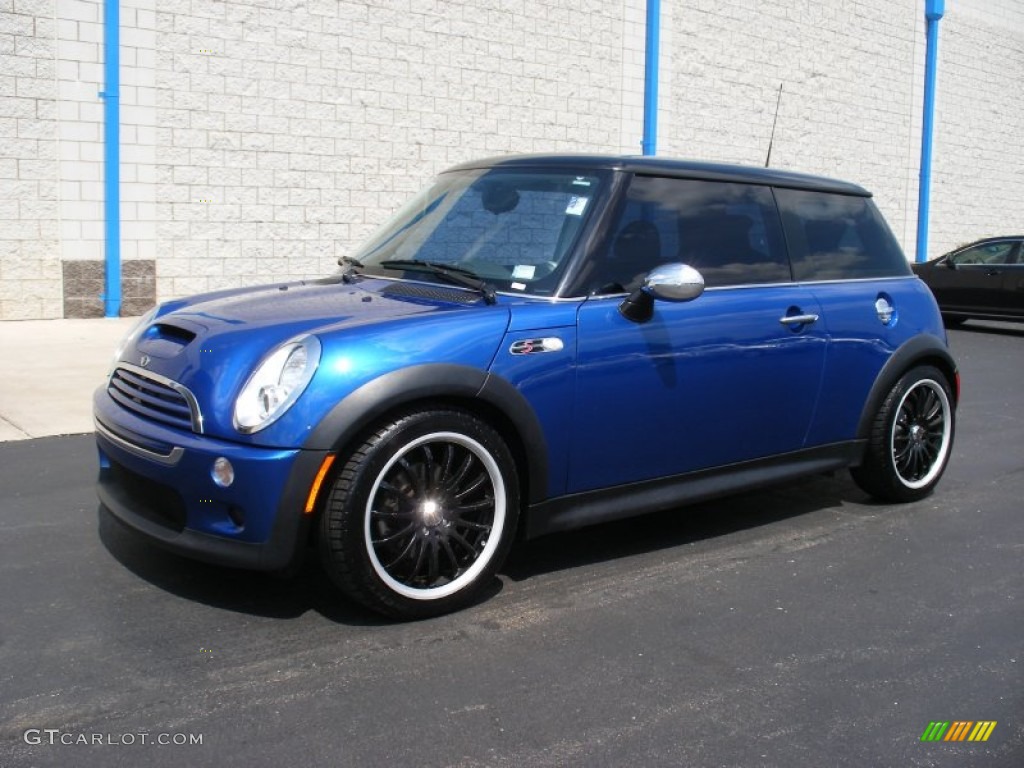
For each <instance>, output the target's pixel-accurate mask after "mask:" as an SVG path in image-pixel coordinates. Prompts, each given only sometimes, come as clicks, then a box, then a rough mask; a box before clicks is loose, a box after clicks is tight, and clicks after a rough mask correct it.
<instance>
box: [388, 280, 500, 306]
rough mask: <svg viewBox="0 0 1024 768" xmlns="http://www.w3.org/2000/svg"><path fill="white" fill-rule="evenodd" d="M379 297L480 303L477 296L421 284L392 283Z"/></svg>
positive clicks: (467, 292)
mask: <svg viewBox="0 0 1024 768" xmlns="http://www.w3.org/2000/svg"><path fill="white" fill-rule="evenodd" d="M380 294H381V296H387V297H388V298H392V299H399V298H407V299H423V300H425V301H448V302H451V303H452V304H476V303H477V302H479V301H480V296H479V294H476V293H471V292H469V291H460V290H457V289H453V288H444V287H442V286H439V285H423V284H422V283H392V284H391V285H389V286H387V287H386V288H383V289H381V292H380Z"/></svg>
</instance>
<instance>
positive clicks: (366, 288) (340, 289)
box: [120, 278, 509, 445]
mask: <svg viewBox="0 0 1024 768" xmlns="http://www.w3.org/2000/svg"><path fill="white" fill-rule="evenodd" d="M508 319H509V310H508V308H507V307H506V306H502V305H501V304H497V305H493V306H489V305H487V304H485V303H484V301H483V300H482V298H481V297H480V296H478V295H477V294H475V293H474V292H472V291H466V290H461V289H458V288H449V287H447V286H441V285H433V284H428V283H417V282H411V281H390V280H380V279H362V280H359V281H358V282H355V283H344V282H342V281H341V280H340V279H335V278H332V279H328V280H322V281H316V282H298V283H286V284H278V285H268V286H260V287H257V288H246V289H240V290H231V291H222V292H219V293H213V294H205V295H201V296H196V297H192V298H189V299H183V300H179V301H173V302H168V303H167V304H164V305H162V306H161V307H159V309H158V311H157V312H156V316H155V317H154V318H153V319H152V320H151V321H150V322H149V323H148V324H147V325H146V326H145V327H144V328H140V329H139V330H138V332H137V333H136V335H135V336H134V338H133V339H132V340H131V341H130V342H129V343H128V344H127V345H126V347H125V349H124V351H123V352H122V354H121V356H120V361H121V362H125V363H129V364H132V365H136V366H140V367H144V368H145V369H146V370H148V371H151V372H152V373H155V374H158V375H160V376H164V377H166V378H168V379H171V380H172V381H175V382H178V383H179V384H182V385H184V386H185V387H187V388H188V389H189V390H190V391H191V392H192V394H193V395H194V396H195V398H196V401H197V402H198V404H199V407H200V410H201V411H202V415H203V424H204V432H205V433H206V434H209V435H213V436H219V437H222V438H225V439H231V440H238V441H240V442H253V443H258V444H268V445H287V444H291V445H294V444H296V440H297V435H296V434H294V433H295V432H296V430H298V432H302V430H304V429H307V428H308V426H309V424H308V422H310V421H311V420H314V419H315V418H316V416H315V415H314V414H304V415H303V418H304V420H305V421H304V423H303V424H291V425H289V424H288V423H287V422H288V420H289V418H290V417H291V416H292V414H291V413H288V414H286V415H285V417H283V418H282V419H281V420H279V421H278V422H275V423H274V424H272V425H271V426H270V427H268V428H267V429H266V430H264V431H261V432H257V433H255V434H254V435H241V434H240V433H239V432H238V431H237V430H235V429H234V426H233V424H232V415H233V412H234V401H235V398H236V397H237V395H238V393H239V392H240V391H241V389H242V387H243V386H244V385H245V382H246V380H247V379H248V377H249V376H250V374H251V373H252V371H253V370H254V369H255V367H256V366H257V365H258V364H259V363H260V361H261V360H262V359H263V358H264V357H266V356H267V355H268V354H269V353H270V352H271V351H272V350H274V349H275V348H276V347H277V346H278V345H279V344H282V343H284V342H286V341H288V340H289V339H292V338H295V337H296V336H302V335H306V334H312V335H315V336H316V337H317V338H318V339H319V340H320V343H321V347H322V354H321V360H320V365H319V367H318V369H317V372H316V374H315V376H314V379H313V381H311V382H310V385H309V386H308V387H307V391H310V390H313V389H316V390H317V391H316V393H315V395H314V396H313V397H311V398H305V395H303V398H300V399H312V400H314V401H316V402H322V403H324V404H325V407H326V404H328V403H331V402H337V401H338V400H340V399H341V398H342V397H344V395H345V394H347V393H348V392H349V391H351V390H352V389H354V388H356V387H358V386H360V385H361V384H362V383H365V382H366V381H368V380H371V379H372V378H375V377H376V376H379V375H382V374H383V373H386V372H388V370H393V369H395V368H396V367H402V366H404V365H411V364H416V363H422V362H457V363H460V364H464V365H473V366H475V367H483V368H486V367H487V365H488V364H489V363H490V360H491V359H492V358H493V355H494V351H495V349H496V348H497V344H498V343H499V341H500V339H501V337H502V335H503V334H504V331H505V329H506V328H507V327H508ZM341 357H344V359H345V360H346V361H347V362H346V363H344V364H343V365H341V364H338V360H339V359H340V358H341ZM352 360H357V361H359V365H354V364H353V363H352V362H351V361H352ZM339 371H341V372H342V374H343V375H341V374H339ZM292 410H293V411H296V413H298V412H299V411H301V410H302V409H298V408H293V409H292ZM285 432H288V433H289V434H288V435H287V436H286V435H284V434H283V433H285ZM275 433H277V434H276V436H275Z"/></svg>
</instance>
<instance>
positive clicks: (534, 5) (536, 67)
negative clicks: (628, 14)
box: [156, 0, 642, 295]
mask: <svg viewBox="0 0 1024 768" xmlns="http://www.w3.org/2000/svg"><path fill="white" fill-rule="evenodd" d="M621 16H622V9H621V7H620V4H619V3H608V2H591V3H585V4H583V5H582V6H580V5H577V4H567V3H561V2H541V1H540V0H502V1H501V2H498V1H497V0H494V1H493V2H480V1H479V0H477V1H476V2H445V3H440V2H438V3H430V4H424V3H418V2H417V3H412V2H408V1H405V2H402V1H399V0H394V1H392V2H386V3H373V4H372V7H370V4H367V3H356V2H310V3H307V4H286V5H284V6H280V7H273V8H271V7H264V6H263V5H260V4H248V3H247V4H241V3H238V4H236V3H224V4H220V3H217V4H204V5H199V4H197V3H194V2H193V3H189V2H184V1H183V0H171V2H169V3H163V4H161V5H160V6H159V11H158V13H157V14H156V20H157V36H158V40H157V47H158V54H157V60H156V65H157V80H158V93H157V123H158V125H159V126H160V127H159V128H158V131H157V135H158V144H159V146H160V147H161V150H160V152H159V155H158V159H157V167H156V173H157V183H158V185H159V187H158V202H157V220H158V222H159V223H158V234H159V247H158V250H159V253H160V255H161V260H160V262H159V269H158V275H159V279H158V287H159V290H160V293H161V294H162V295H180V294H182V293H188V292H192V291H197V290H204V289H212V288H218V287H222V286H232V285H239V284H244V283H251V282H255V281H260V280H264V281H265V280H269V279H285V278H299V277H306V276H309V275H318V274H324V273H326V272H329V271H330V270H332V269H333V268H334V266H335V263H336V261H337V258H338V256H339V255H340V254H341V253H343V252H344V251H345V250H346V249H347V248H348V247H349V246H350V245H351V244H353V243H355V242H356V241H358V240H360V239H361V238H362V237H364V236H365V235H366V234H367V233H368V231H370V230H371V229H372V228H373V227H375V226H376V225H377V224H378V223H379V222H380V221H381V220H382V218H383V217H384V216H385V215H386V214H387V213H389V212H390V211H392V210H394V209H395V208H397V207H398V206H399V205H400V204H401V203H402V202H403V200H404V198H405V197H406V196H408V195H409V194H410V193H412V192H413V191H414V190H415V189H416V188H418V187H419V186H420V185H421V184H422V183H423V181H424V180H425V179H426V178H428V177H430V176H431V175H433V174H434V173H436V172H437V171H438V170H440V169H441V168H443V167H446V166H448V165H451V164H452V163H455V162H458V161H461V160H465V159H469V158H471V157H475V156H480V155H487V154H495V153H504V152H510V151H540V150H550V149H566V150H569V149H581V148H594V149H602V150H605V151H619V150H620V149H623V146H622V137H621V131H622V122H621V119H620V115H621V112H622V97H621V93H620V91H619V85H620V84H621V82H622V71H623V65H622V58H623V41H622V39H621V36H620V32H619V30H620V29H621V26H622V24H621ZM641 45H642V41H641ZM168 254H172V256H170V257H168V256H167V255H168ZM172 260H173V261H175V262H182V263H175V264H174V266H173V268H168V267H170V264H169V262H170V261H172Z"/></svg>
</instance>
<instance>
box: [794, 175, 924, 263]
mask: <svg viewBox="0 0 1024 768" xmlns="http://www.w3.org/2000/svg"><path fill="white" fill-rule="evenodd" d="M775 198H776V200H777V201H778V204H779V211H780V213H781V214H782V223H783V228H784V230H785V233H786V241H787V244H788V245H789V254H790V259H791V261H792V266H793V277H794V279H796V280H798V281H810V280H849V279H857V278H862V279H863V278H876V277H900V276H905V275H909V274H910V266H909V265H908V264H907V260H906V257H905V256H904V255H903V251H902V250H900V246H899V243H897V242H896V238H895V237H893V235H892V232H891V231H890V230H889V227H888V226H887V225H886V223H885V220H884V219H883V218H882V214H881V213H879V211H878V209H877V208H876V207H875V204H874V203H873V202H872V201H871V199H870V198H867V197H857V196H854V195H840V194H835V193H829V192H809V191H803V190H794V189H776V190H775Z"/></svg>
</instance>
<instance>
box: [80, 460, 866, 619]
mask: <svg viewBox="0 0 1024 768" xmlns="http://www.w3.org/2000/svg"><path fill="white" fill-rule="evenodd" d="M844 503H846V504H849V503H852V504H854V505H861V506H865V507H871V506H874V504H873V502H871V500H870V498H869V497H868V496H867V495H866V494H864V493H863V492H861V491H860V490H859V489H858V488H857V487H856V486H855V485H854V484H853V482H852V481H851V480H850V479H849V476H848V474H847V473H845V472H841V473H836V474H834V475H823V476H816V477H811V478H805V479H803V480H797V481H794V482H790V483H788V484H786V485H782V486H777V487H772V488H766V489H761V490H756V491H750V492H746V493H743V494H738V495H735V496H728V497H723V498H720V499H716V500H714V501H709V502H703V503H699V504H693V505H688V506H686V507H682V508H676V509H672V510H668V511H665V512H658V513H654V514H649V515H642V516H639V517H633V518H629V519H626V520H621V521H616V522H611V523H602V524H600V525H595V526H590V527H587V528H582V529H579V530H576V531H571V532H566V533H557V534H552V535H549V536H544V537H542V538H539V539H535V540H531V541H520V542H517V543H516V544H515V546H513V548H512V552H511V554H510V556H509V558H508V560H507V561H506V563H505V565H504V567H503V568H502V569H501V571H500V572H499V573H500V575H502V576H505V577H507V578H508V579H509V580H511V581H512V582H517V581H524V580H526V579H529V578H531V577H534V576H537V575H541V574H545V573H553V572H556V571H562V570H570V569H573V568H580V567H585V566H587V565H591V564H594V563H599V562H608V561H613V560H617V559H621V558H627V557H631V556H634V555H640V554H647V553H652V552H657V551H659V550H663V549H671V548H674V547H680V546H682V545H685V544H691V543H694V542H699V541H703V540H707V539H714V538H717V537H725V536H729V535H731V534H735V533H738V532H740V531H744V530H747V529H752V528H757V527H762V526H767V525H770V524H772V523H776V522H780V521H783V520H787V519H790V518H796V517H799V516H801V515H805V514H808V513H813V512H817V511H821V510H823V509H828V508H831V507H840V506H842V505H843V504H844ZM97 524H98V533H99V539H100V542H101V543H102V545H103V546H104V547H105V548H106V550H107V551H108V552H109V553H110V555H111V556H112V557H114V559H115V560H117V562H118V563H120V564H121V565H122V566H124V567H125V568H126V569H128V570H129V571H130V572H131V573H132V574H134V575H135V576H137V577H138V578H140V579H142V580H143V581H145V582H147V583H149V584H151V585H152V586H154V587H156V588H157V589H160V590H162V591H165V592H167V593H169V594H173V595H176V596H178V597H181V598H184V599H186V600H190V601H194V602H197V603H201V604H204V605H208V606H211V607H215V608H220V609H223V610H229V611H234V612H236V613H243V614H249V615H253V616H260V617H265V618H275V619H297V618H299V617H301V616H302V615H304V614H305V613H307V612H309V611H315V612H316V613H318V614H320V615H321V616H323V617H324V618H326V619H327V620H329V621H332V622H336V623H339V624H348V625H352V626H362V627H373V626H385V625H388V624H392V623H394V622H393V621H392V620H390V619H387V618H385V617H382V616H379V615H377V614H376V613H374V612H372V611H370V610H368V609H365V608H363V607H362V606H360V605H358V604H357V603H355V602H353V601H351V600H349V599H347V598H346V597H345V596H344V595H342V594H341V593H340V592H339V591H338V590H337V589H336V588H335V587H334V585H333V584H332V583H331V581H330V579H329V578H328V576H327V575H326V574H325V573H324V571H323V569H322V568H321V567H320V565H319V562H318V561H317V558H316V553H315V551H310V552H308V553H307V556H306V558H305V559H304V561H303V563H302V564H301V565H300V566H299V567H298V568H297V569H295V570H293V572H291V573H288V574H286V575H285V574H272V573H265V572H259V571H247V570H239V569H235V568H226V567H223V566H217V565H213V564H209V563H204V562H201V561H197V560H192V559H189V558H185V557H181V556H179V555H176V554H173V553H171V552H168V551H165V550H163V549H161V548H160V547H158V546H156V545H154V544H152V543H151V542H150V541H148V540H146V539H144V538H143V537H141V536H140V535H138V534H137V533H135V532H134V531H132V530H130V529H128V528H126V527H125V526H124V525H123V524H121V523H120V522H118V521H117V520H116V519H115V518H114V517H113V516H112V515H111V514H110V513H109V512H108V511H107V510H106V509H105V508H104V507H103V506H102V505H100V506H99V507H98V509H97ZM503 588H504V584H503V582H502V579H498V578H495V579H493V580H492V583H491V584H489V585H488V587H487V589H485V590H484V592H483V594H482V595H481V596H480V597H479V599H478V600H477V601H476V602H477V604H479V603H484V602H486V601H488V600H490V599H492V598H493V597H494V596H495V595H496V594H498V593H499V592H501V591H502V589H503Z"/></svg>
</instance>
